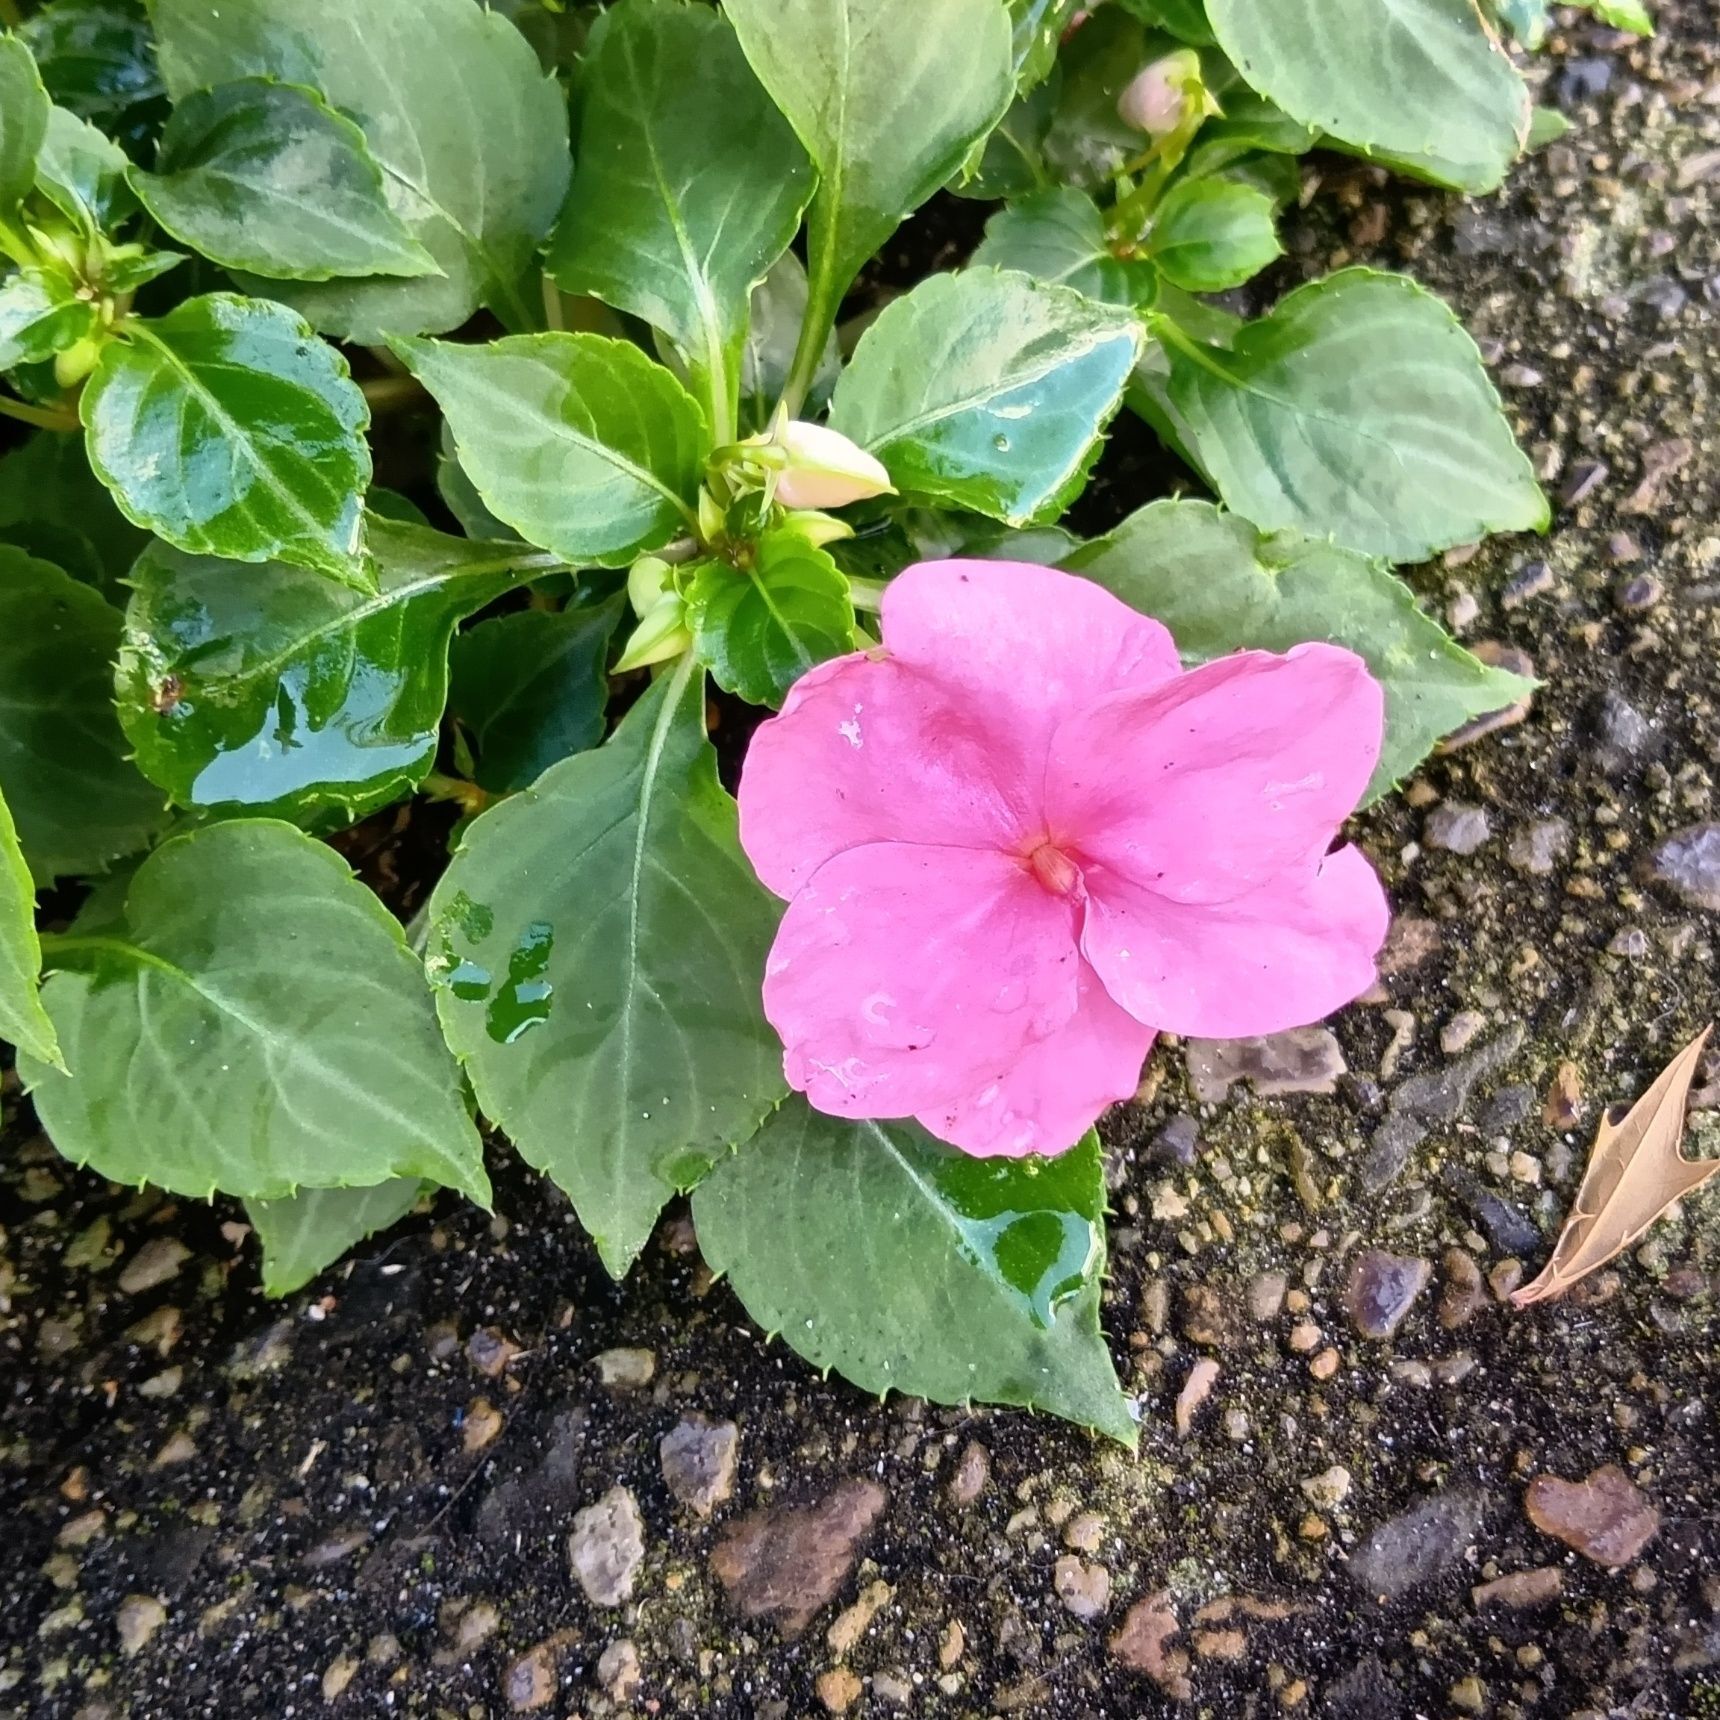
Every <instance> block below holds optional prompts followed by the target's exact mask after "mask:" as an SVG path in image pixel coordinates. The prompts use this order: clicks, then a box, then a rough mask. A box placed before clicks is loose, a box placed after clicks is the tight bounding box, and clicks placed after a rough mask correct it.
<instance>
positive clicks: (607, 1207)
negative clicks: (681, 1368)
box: [430, 657, 785, 1277]
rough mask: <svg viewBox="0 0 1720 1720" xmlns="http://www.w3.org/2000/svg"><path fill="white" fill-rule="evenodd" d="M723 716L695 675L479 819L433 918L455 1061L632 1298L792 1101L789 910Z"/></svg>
mask: <svg viewBox="0 0 1720 1720" xmlns="http://www.w3.org/2000/svg"><path fill="white" fill-rule="evenodd" d="M704 709H705V699H704V677H703V676H702V675H699V674H695V673H693V666H692V659H691V658H690V657H689V658H687V659H684V660H683V664H682V667H681V668H680V670H679V671H678V672H677V673H676V674H675V675H674V676H672V677H665V678H664V679H662V680H660V681H658V682H657V683H656V685H655V686H653V687H652V689H651V690H650V692H648V693H647V694H646V695H645V696H644V698H642V699H641V700H640V701H639V703H638V704H636V705H635V706H634V707H633V708H632V710H630V711H629V712H628V713H627V716H626V717H625V718H624V719H623V721H622V723H621V726H620V727H619V728H618V729H617V730H616V732H615V734H614V736H613V738H612V739H611V740H610V741H609V743H608V744H607V745H606V746H603V747H600V748H599V749H598V750H596V751H595V752H588V753H582V754H580V755H579V756H578V757H576V758H570V759H568V760H566V761H565V762H564V763H562V764H558V765H556V766H554V767H553V768H552V769H551V770H549V771H548V772H546V773H545V774H544V775H543V776H542V777H540V778H539V779H538V781H537V783H536V784H535V785H534V786H533V787H531V788H529V789H527V790H526V791H525V792H524V793H523V794H518V795H515V796H514V797H513V798H512V799H511V800H507V801H504V802H503V803H502V804H501V805H500V806H497V807H494V808H492V809H491V810H490V811H489V812H486V813H485V814H484V815H483V816H482V817H481V818H479V819H477V820H476V821H475V822H474V823H473V824H472V825H471V826H470V827H469V828H468V830H467V832H466V835H465V838H464V841H463V843H462V845H461V848H460V851H459V852H458V853H457V854H456V855H455V856H454V860H453V863H452V865H450V866H449V868H448V871H447V873H446V875H445V876H444V877H443V879H442V881H441V883H440V884H438V885H437V887H436V893H435V896H434V897H433V898H432V900H431V913H432V918H433V929H432V933H431V944H430V948H431V952H432V954H431V958H430V968H431V972H432V974H433V975H434V976H435V978H436V980H437V1007H438V1009H439V1010H440V1012H441V1016H442V1025H443V1028H444V1029H445V1031H446V1032H447V1035H448V1042H449V1044H451V1045H452V1046H453V1047H454V1049H455V1051H456V1052H458V1054H459V1056H460V1059H461V1061H462V1062H463V1063H464V1064H465V1066H466V1072H467V1074H468V1075H469V1076H470V1077H471V1080H472V1085H473V1086H474V1088H475V1089H476V1090H477V1094H478V1102H479V1103H480V1105H482V1107H483V1109H484V1110H485V1112H486V1113H487V1114H488V1115H489V1116H490V1117H491V1118H492V1119H493V1120H494V1121H495V1122H496V1123H497V1124H498V1125H499V1126H500V1127H501V1128H503V1129H504V1130H506V1132H507V1134H508V1136H509V1138H510V1139H512V1140H513V1142H514V1143H515V1145H516V1146H517V1147H518V1148H519V1150H520V1152H521V1154H522V1155H523V1156H524V1157H525V1158H526V1160H527V1161H528V1162H529V1163H531V1164H533V1165H535V1166H537V1167H538V1168H539V1169H540V1170H544V1171H547V1172H548V1173H549V1175H550V1176H551V1177H553V1178H554V1179H555V1181H556V1182H557V1183H558V1184H560V1186H561V1187H562V1188H563V1189H565V1190H566V1191H567V1193H568V1194H569V1195H570V1196H572V1198H573V1204H574V1207H575V1209H576V1210H577V1211H578V1213H579V1217H580V1220H581V1222H582V1223H583V1224H584V1225H585V1226H586V1228H587V1229H588V1230H589V1231H590V1232H591V1233H592V1235H593V1236H594V1237H595V1239H596V1241H597V1247H598V1252H599V1253H600V1254H601V1255H602V1257H603V1262H604V1264H605V1265H606V1266H607V1267H608V1268H609V1270H610V1272H611V1273H613V1274H614V1275H615V1276H617V1277H619V1276H620V1275H621V1274H622V1273H623V1272H624V1271H626V1269H627V1266H628V1265H629V1263H630V1262H631V1261H632V1260H633V1258H634V1257H635V1256H636V1255H637V1254H638V1252H639V1250H640V1249H641V1248H642V1247H644V1245H645V1243H646V1241H647V1239H648V1238H649V1237H650V1234H651V1228H652V1226H653V1225H654V1224H655V1223H656V1220H657V1214H658V1213H659V1212H660V1211H661V1209H662V1207H663V1204H664V1202H665V1201H667V1200H668V1199H669V1197H670V1196H671V1195H672V1194H673V1193H674V1192H675V1191H676V1190H677V1189H686V1188H690V1187H691V1186H692V1185H693V1184H694V1183H696V1182H697V1181H698V1180H699V1178H700V1177H702V1176H703V1175H704V1174H705V1173H706V1171H707V1170H709V1168H710V1166H711V1165H712V1163H713V1162H714V1161H715V1160H716V1159H718V1158H720V1157H721V1156H722V1154H723V1153H724V1151H725V1150H726V1149H727V1148H728V1147H730V1146H731V1145H732V1144H733V1143H734V1142H736V1141H741V1140H745V1139H746V1138H747V1137H748V1136H749V1135H751V1134H752V1132H753V1131H754V1130H755V1129H756V1128H757V1127H758V1124H759V1122H760V1121H761V1120H762V1119H763V1117H764V1116H765V1115H766V1113H767V1112H769V1111H770V1109H771V1108H772V1106H774V1105H775V1104H776V1103H777V1101H778V1100H779V1099H780V1098H781V1097H782V1094H783V1092H784V1090H785V1087H784V1082H783V1079H782V1047H781V1045H780V1044H779V1042H778V1040H777V1038H776V1035H775V1034H774V1033H772V1031H771V1030H770V1027H769V1026H768V1025H767V1024H766V1022H765V1019H764V1015H763V1012H762V1006H761V1003H760V996H759V988H760V986H761V984H762V982H763V977H764V964H765V955H766V952H767V950H768V949H769V947H770V941H771V938H772V936H773V935H774V932H775V928H776V922H777V917H778V914H779V912H780V910H779V907H778V905H777V904H776V903H775V902H774V901H773V900H772V898H771V897H770V896H768V895H767V894H766V893H765V891H764V888H763V886H762V885H760V884H759V882H758V880H757V879H756V878H755V877H754V876H753V873H752V869H751V867H750V866H748V864H747V862H746V858H745V856H744V855H743V854H742V853H741V851H740V845H739V843H738V841H737V839H736V835H735V822H736V819H735V805H734V802H733V801H732V800H731V799H730V798H729V797H728V795H727V794H725V793H724V792H723V790H722V788H721V787H720V786H719V785H718V782H717V764H716V755H715V753H714V752H713V751H712V749H711V744H710V742H709V741H708V740H707V739H706V738H705V720H704Z"/></svg>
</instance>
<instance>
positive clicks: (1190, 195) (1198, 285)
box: [1147, 179, 1284, 293]
mask: <svg viewBox="0 0 1720 1720" xmlns="http://www.w3.org/2000/svg"><path fill="white" fill-rule="evenodd" d="M1276 208H1277V205H1276V203H1275V201H1274V200H1273V198H1271V197H1270V196H1268V195H1267V194H1266V193H1265V192H1264V191H1260V190H1257V189H1256V188H1255V187H1254V186H1252V185H1244V184H1241V183H1239V182H1238V181H1237V180H1234V179H1184V180H1181V181H1179V182H1178V183H1177V184H1175V185H1173V186H1172V187H1171V188H1170V190H1169V191H1168V192H1167V193H1166V194H1165V199H1164V201H1163V202H1162V203H1161V204H1160V205H1159V207H1158V212H1157V213H1156V214H1155V215H1154V217H1153V224H1152V227H1151V229H1150V230H1149V232H1148V234H1147V251H1148V254H1149V255H1150V256H1151V257H1152V259H1153V261H1154V262H1155V263H1157V264H1158V266H1159V268H1160V269H1162V270H1163V271H1164V274H1165V278H1166V279H1167V280H1169V281H1171V282H1172V283H1173V284H1174V285H1176V286H1179V287H1181V288H1182V289H1183V290H1184V291H1185V292H1190V293H1221V292H1224V291H1225V290H1226V289H1227V288H1229V287H1240V286H1241V285H1242V283H1243V282H1244V281H1248V280H1252V279H1253V278H1254V277H1255V276H1256V275H1258V274H1259V273H1260V271H1261V270H1262V269H1264V268H1265V267H1266V265H1267V264H1268V263H1270V262H1271V261H1272V260H1273V259H1274V258H1275V257H1281V256H1283V255H1284V247H1283V246H1282V245H1280V244H1279V243H1278V222H1277V219H1276V213H1275V212H1276Z"/></svg>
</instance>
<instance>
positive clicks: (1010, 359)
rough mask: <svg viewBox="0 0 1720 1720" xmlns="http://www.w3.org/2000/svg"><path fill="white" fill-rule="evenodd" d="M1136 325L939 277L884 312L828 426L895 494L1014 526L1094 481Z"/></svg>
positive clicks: (1052, 298)
mask: <svg viewBox="0 0 1720 1720" xmlns="http://www.w3.org/2000/svg"><path fill="white" fill-rule="evenodd" d="M1140 343H1141V332H1140V325H1139V324H1138V322H1137V321H1136V319H1135V318H1134V316H1132V315H1130V314H1128V313H1126V312H1124V311H1120V310H1116V309H1113V308H1112V307H1110V306H1108V305H1101V304H1098V303H1096V302H1094V301H1093V300H1091V299H1085V298H1083V297H1082V296H1081V295H1080V294H1079V293H1075V292H1071V291H1070V290H1069V289H1068V288H1067V287H1050V286H1041V285H1039V284H1038V283H1037V282H1034V281H1030V280H1029V279H1028V278H1027V276H1025V275H1020V274H1013V273H1006V272H1003V271H1000V270H996V269H967V270H965V271H964V272H963V273H961V274H959V275H934V276H932V277H931V278H930V279H929V280H926V281H922V282H921V283H920V285H919V286H917V287H915V288H914V289H913V291H912V292H910V293H907V294H905V295H904V296H903V297H902V298H899V299H897V300H896V301H895V302H894V303H893V304H891V305H889V306H887V307H886V308H885V310H884V312H883V314H882V315H881V316H880V317H879V318H878V320H877V321H876V322H875V323H873V325H872V326H871V328H869V329H868V330H867V331H866V333H865V334H864V335H863V336H862V337H861V339H860V344H859V346H858V347H857V348H856V350H855V353H854V357H853V360H852V361H851V362H850V364H849V366H848V368H847V369H846V370H845V371H844V372H843V374H842V380H841V381H840V382H838V383H837V385H836V397H835V400H834V402H833V404H832V406H831V411H830V421H831V423H832V424H833V425H835V427H836V428H837V429H838V430H840V431H842V432H843V434H844V435H846V436H850V437H852V438H853V439H854V440H855V441H856V442H858V443H859V444H860V445H861V446H862V447H864V448H868V449H870V450H871V451H872V452H873V453H874V454H876V455H877V456H878V458H879V459H880V460H882V461H883V462H884V464H885V466H886V467H887V468H888V469H889V473H890V477H891V479H892V481H893V482H894V483H895V484H896V486H897V487H898V488H899V489H901V490H903V491H906V492H908V493H910V494H915V495H921V496H932V497H936V498H938V499H940V500H942V501H946V502H951V503H954V504H955V505H956V506H957V507H963V508H969V509H972V510H973V511H974V512H975V513H982V514H986V515H989V516H990V517H991V518H993V519H999V520H1003V521H1006V522H1007V523H1008V524H1010V525H1026V524H1028V523H1029V522H1033V521H1041V520H1052V519H1055V518H1056V517H1057V515H1058V514H1060V513H1061V512H1062V511H1063V509H1064V508H1065V507H1066V506H1068V504H1069V502H1070V501H1071V500H1072V499H1073V498H1074V497H1075V496H1076V495H1077V494H1078V493H1079V492H1080V489H1081V486H1082V485H1083V484H1084V483H1085V482H1086V478H1087V472H1088V469H1089V467H1090V466H1091V464H1092V462H1093V460H1094V458H1095V457H1096V455H1097V453H1098V450H1099V436H1100V432H1101V431H1103V429H1104V428H1105V426H1106V425H1107V424H1108V423H1109V422H1110V420H1111V416H1112V414H1113V413H1114V412H1115V411H1116V409H1117V405H1118V402H1119V401H1120V400H1121V398H1122V391H1123V387H1124V384H1125V383H1126V382H1127V381H1128V377H1129V372H1130V370H1131V368H1132V367H1133V365H1134V362H1135V359H1136V356H1137V355H1138V353H1139V351H1140Z"/></svg>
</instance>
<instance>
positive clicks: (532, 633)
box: [450, 597, 624, 794]
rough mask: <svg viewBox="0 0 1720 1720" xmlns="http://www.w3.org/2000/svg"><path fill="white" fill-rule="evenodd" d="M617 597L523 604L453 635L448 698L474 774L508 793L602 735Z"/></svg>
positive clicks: (492, 789) (619, 603) (620, 601)
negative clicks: (467, 742) (587, 602)
mask: <svg viewBox="0 0 1720 1720" xmlns="http://www.w3.org/2000/svg"><path fill="white" fill-rule="evenodd" d="M623 601H624V600H623V599H622V598H620V597H614V598H609V599H606V600H605V601H604V602H602V603H596V604H593V605H591V606H590V607H589V608H580V609H562V610H547V609H522V610H520V611H519V612H518V613H516V614H513V615H498V616H496V617H495V619H494V620H491V621H480V622H479V623H478V625H477V626H476V627H472V628H469V629H468V630H467V631H466V632H464V633H462V634H461V635H460V636H459V637H458V638H457V639H456V640H455V641H454V650H453V654H452V657H451V659H450V664H451V668H452V672H453V693H452V696H451V704H452V708H453V712H454V715H455V716H456V717H458V718H459V719H460V722H461V725H462V726H463V727H464V728H465V730H466V732H467V733H468V734H469V735H470V736H471V739H472V744H473V746H474V747H475V748H476V749H477V754H478V769H477V781H478V783H479V785H480V786H481V787H484V788H487V789H489V790H490V792H491V793H492V794H512V793H513V792H514V790H516V789H521V788H525V787H527V786H528V785H529V784H531V783H533V782H535V781H536V780H537V779H538V778H539V777H540V776H542V775H543V773H544V772H545V771H546V770H548V769H549V767H550V766H551V765H552V764H559V763H560V762H561V761H562V760H563V759H565V758H572V757H573V755H574V754H575V753H581V752H584V751H585V750H586V749H587V748H588V747H594V746H596V745H597V743H598V742H599V741H600V740H602V739H603V714H604V706H605V705H606V704H607V702H608V699H609V679H608V676H607V675H606V674H605V672H604V671H605V666H606V664H607V661H608V657H609V641H610V637H611V635H612V634H613V633H614V632H615V627H616V623H617V622H619V621H620V619H621V611H622V605H623Z"/></svg>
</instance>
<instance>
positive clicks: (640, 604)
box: [627, 555, 669, 616]
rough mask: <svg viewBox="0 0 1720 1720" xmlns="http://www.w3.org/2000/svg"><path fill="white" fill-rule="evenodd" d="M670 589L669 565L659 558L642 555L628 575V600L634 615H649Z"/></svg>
mask: <svg viewBox="0 0 1720 1720" xmlns="http://www.w3.org/2000/svg"><path fill="white" fill-rule="evenodd" d="M668 589H669V564H668V562H666V561H664V560H662V559H661V557H659V556H654V555H642V556H640V558H639V559H638V560H637V561H636V562H634V564H633V566H632V567H631V568H630V569H629V570H628V573H627V600H628V602H630V603H631V604H632V605H633V613H634V614H635V615H639V616H645V615H649V614H650V613H651V611H652V610H653V609H655V608H656V607H657V605H658V604H659V603H661V602H662V601H663V596H664V593H665V592H667V591H668Z"/></svg>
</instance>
